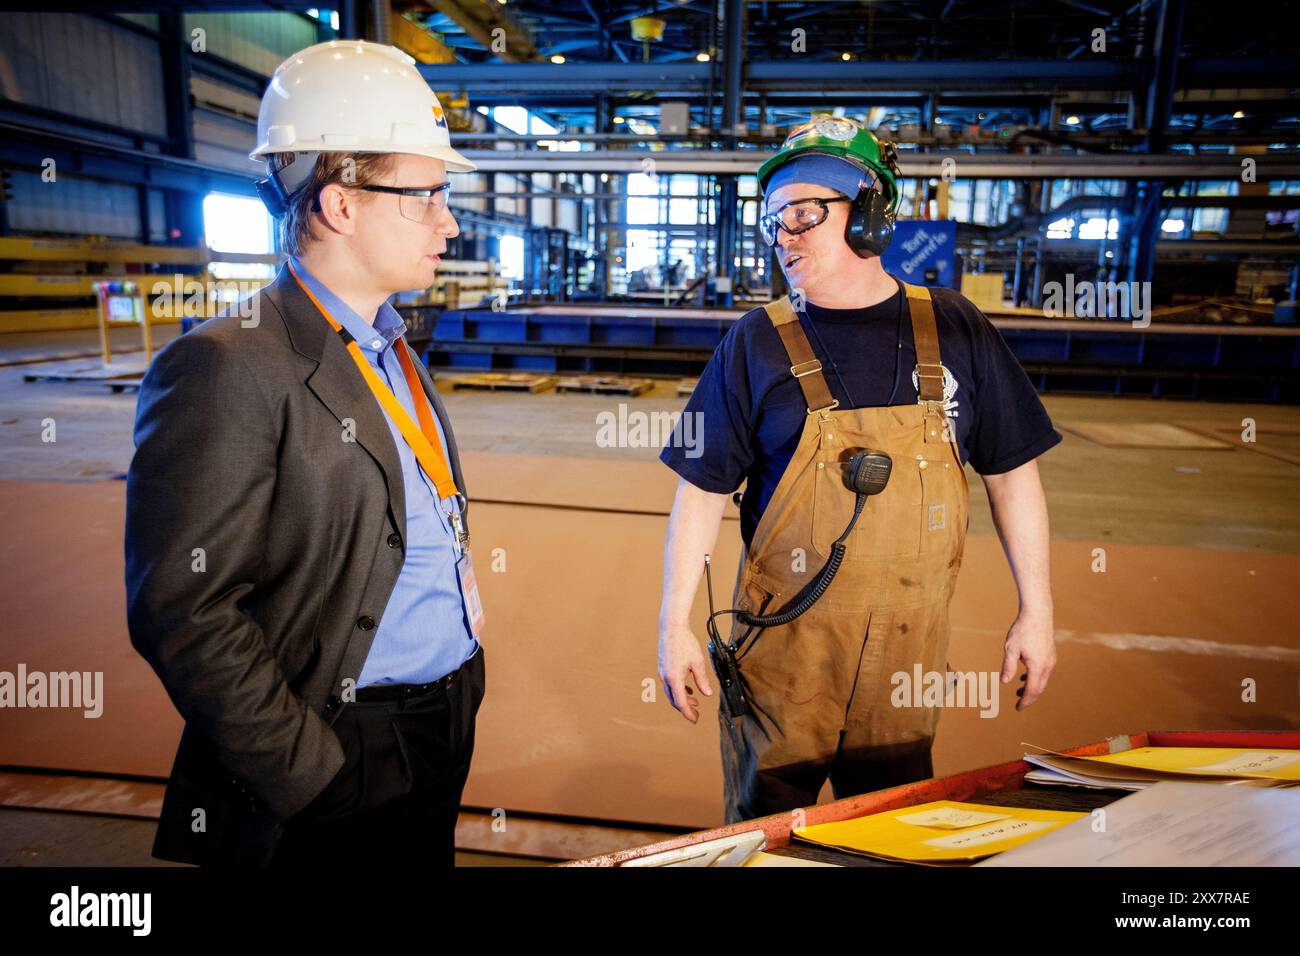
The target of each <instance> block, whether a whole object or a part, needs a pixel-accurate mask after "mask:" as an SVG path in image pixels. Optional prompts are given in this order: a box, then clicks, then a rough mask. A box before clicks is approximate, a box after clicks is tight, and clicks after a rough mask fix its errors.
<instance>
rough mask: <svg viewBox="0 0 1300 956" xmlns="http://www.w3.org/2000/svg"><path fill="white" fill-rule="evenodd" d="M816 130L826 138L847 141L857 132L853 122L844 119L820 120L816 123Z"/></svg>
mask: <svg viewBox="0 0 1300 956" xmlns="http://www.w3.org/2000/svg"><path fill="white" fill-rule="evenodd" d="M816 128H817V132H818V133H820V134H821V135H822V136H825V137H826V138H828V139H838V140H841V141H843V142H848V141H849V140H851V139H852V138H853V137H854V136H856V135H857V134H858V128H857V126H855V125H854V124H853V123H851V122H849V121H848V120H844V119H829V120H822V121H821V122H820V123H818V124H817V127H816Z"/></svg>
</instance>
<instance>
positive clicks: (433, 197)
mask: <svg viewBox="0 0 1300 956" xmlns="http://www.w3.org/2000/svg"><path fill="white" fill-rule="evenodd" d="M358 188H360V189H364V190H366V191H367V192H372V193H392V194H393V195H395V196H397V197H398V198H397V208H398V210H399V211H400V212H401V214H402V216H403V217H404V218H406V219H411V220H413V221H415V222H421V223H424V224H425V225H433V221H434V220H435V219H436V218H437V217H438V213H439V212H441V211H442V210H444V209H446V208H447V196H448V191H449V190H450V189H451V183H450V182H445V183H443V184H442V185H440V186H422V187H419V188H415V187H405V186H360V187H358Z"/></svg>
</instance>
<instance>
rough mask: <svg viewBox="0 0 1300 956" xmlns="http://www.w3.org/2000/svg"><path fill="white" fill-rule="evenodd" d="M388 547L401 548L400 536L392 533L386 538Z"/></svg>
mask: <svg viewBox="0 0 1300 956" xmlns="http://www.w3.org/2000/svg"><path fill="white" fill-rule="evenodd" d="M388 546H389V547H390V548H400V547H401V546H402V536H401V535H400V534H398V533H397V532H396V531H394V532H393V533H392V534H390V535H389V536H388Z"/></svg>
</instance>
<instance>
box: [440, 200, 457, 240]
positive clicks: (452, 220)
mask: <svg viewBox="0 0 1300 956" xmlns="http://www.w3.org/2000/svg"><path fill="white" fill-rule="evenodd" d="M442 211H443V212H444V213H445V214H446V215H445V216H444V217H443V221H442V222H440V223H439V224H438V232H439V233H441V234H442V235H444V236H446V237H447V238H448V239H455V238H456V237H457V236H459V235H460V224H459V223H458V222H456V217H455V216H454V215H452V212H451V209H450V207H444V208H443V210H442ZM448 226H450V227H451V232H448V231H447V228H448Z"/></svg>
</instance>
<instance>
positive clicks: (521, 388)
mask: <svg viewBox="0 0 1300 956" xmlns="http://www.w3.org/2000/svg"><path fill="white" fill-rule="evenodd" d="M554 384H555V377H554V376H551V375H530V374H529V373H527V372H483V373H481V374H478V375H466V376H464V377H462V378H457V379H453V380H452V384H451V387H452V390H453V391H457V390H459V389H462V388H471V389H478V390H486V391H492V392H495V391H497V390H503V391H508V392H532V393H534V394H536V393H537V392H544V391H546V389H548V388H550V387H551V386H552V385H554Z"/></svg>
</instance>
